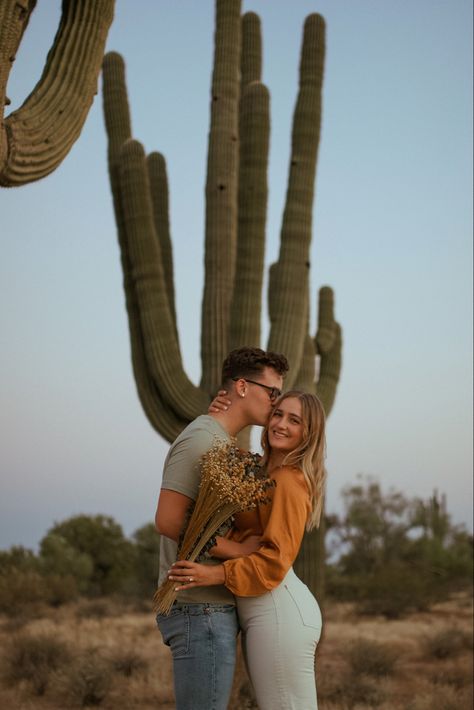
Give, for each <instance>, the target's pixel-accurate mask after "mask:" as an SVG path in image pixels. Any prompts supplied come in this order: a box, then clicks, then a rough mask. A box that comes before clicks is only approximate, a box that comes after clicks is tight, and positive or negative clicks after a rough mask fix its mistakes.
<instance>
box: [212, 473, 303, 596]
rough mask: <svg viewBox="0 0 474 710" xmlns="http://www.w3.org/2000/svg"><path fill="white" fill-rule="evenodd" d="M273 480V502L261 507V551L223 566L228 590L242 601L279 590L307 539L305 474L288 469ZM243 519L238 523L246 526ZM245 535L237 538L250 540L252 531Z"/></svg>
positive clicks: (259, 511)
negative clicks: (305, 533)
mask: <svg viewBox="0 0 474 710" xmlns="http://www.w3.org/2000/svg"><path fill="white" fill-rule="evenodd" d="M271 478H273V479H274V480H275V482H276V486H275V488H273V489H272V494H271V496H272V497H271V502H270V503H269V504H266V505H260V506H258V510H257V512H258V516H259V520H260V528H261V530H263V535H262V540H261V544H260V547H259V549H258V550H257V552H253V553H252V554H251V555H248V556H247V557H238V558H237V559H235V560H226V562H224V563H223V564H224V570H225V586H226V587H227V588H228V589H230V591H231V592H232V593H233V594H235V595H236V596H238V597H255V596H259V595H260V594H265V592H268V591H270V590H271V589H274V588H275V587H277V586H278V585H279V584H280V582H281V581H282V579H283V578H284V577H285V575H286V573H287V572H288V570H289V569H290V567H291V566H292V564H293V562H294V561H295V558H296V555H297V554H298V550H299V548H300V545H301V541H302V539H303V534H304V530H305V526H306V521H307V519H308V514H309V512H310V509H311V501H310V497H309V491H308V486H307V484H306V481H305V478H304V476H303V472H302V471H300V470H299V469H296V468H292V467H290V466H284V467H282V468H279V469H277V470H275V471H274V472H273V473H272V475H271ZM244 515H245V514H243V515H242V516H241V519H242V518H243V517H244ZM254 515H255V513H254ZM241 519H239V520H238V523H241V522H243V520H241ZM242 527H243V526H242ZM253 527H254V528H255V527H256V526H253ZM255 532H256V531H255V530H253V531H252V534H254V533H255ZM257 532H259V531H257ZM242 533H243V530H242ZM245 533H247V534H245V535H239V534H237V535H236V536H235V537H240V538H241V539H242V538H243V537H247V535H248V530H246V531H245ZM233 537H234V536H233ZM234 539H235V538H234Z"/></svg>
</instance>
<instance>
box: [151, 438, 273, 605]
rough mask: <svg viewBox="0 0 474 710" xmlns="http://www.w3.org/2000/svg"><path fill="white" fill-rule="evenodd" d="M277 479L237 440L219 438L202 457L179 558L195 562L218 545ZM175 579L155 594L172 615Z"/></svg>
mask: <svg viewBox="0 0 474 710" xmlns="http://www.w3.org/2000/svg"><path fill="white" fill-rule="evenodd" d="M272 486H274V481H273V480H272V479H270V478H268V477H267V476H266V475H265V474H264V471H263V469H262V467H261V465H260V456H258V454H252V453H250V452H248V451H242V450H241V449H239V448H238V447H237V445H236V444H235V442H230V443H229V442H222V441H217V442H216V443H215V444H214V445H213V446H212V448H210V449H209V451H207V453H206V454H204V456H203V457H202V460H201V483H200V486H199V493H198V497H197V500H196V502H195V505H194V508H193V510H192V513H191V516H190V518H189V521H188V523H187V527H186V529H185V530H184V533H183V534H182V536H181V540H180V544H179V547H178V559H179V560H190V561H191V562H194V561H196V559H198V557H199V555H201V554H202V553H203V552H205V551H206V550H208V549H209V547H212V546H213V545H214V544H215V539H214V536H215V535H216V533H217V532H218V531H220V530H221V529H222V526H223V525H225V524H226V523H228V522H229V521H230V520H231V519H232V516H233V515H234V514H235V513H239V512H241V511H244V510H250V509H251V508H255V507H256V506H257V504H258V503H267V502H268V500H269V499H268V489H269V488H271V487H272ZM175 585H176V582H173V581H170V580H168V579H167V580H165V581H164V582H163V583H162V584H161V585H160V587H159V588H158V589H157V591H156V593H155V596H154V597H153V604H154V606H153V608H154V610H155V611H156V612H158V613H160V614H169V612H170V610H171V607H172V606H173V603H174V601H175V599H176V596H177V593H176V591H175Z"/></svg>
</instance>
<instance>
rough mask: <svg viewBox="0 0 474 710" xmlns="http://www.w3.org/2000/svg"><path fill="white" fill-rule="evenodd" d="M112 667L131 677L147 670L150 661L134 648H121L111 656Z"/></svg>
mask: <svg viewBox="0 0 474 710" xmlns="http://www.w3.org/2000/svg"><path fill="white" fill-rule="evenodd" d="M110 663H111V665H112V668H113V669H114V670H116V671H117V672H118V673H122V674H123V675H124V676H126V677H127V678H129V677H130V676H131V675H133V674H135V673H137V672H139V671H143V670H146V669H147V668H148V661H147V660H146V659H145V658H143V656H141V655H140V654H139V653H137V652H136V651H135V650H134V649H120V650H119V651H116V652H115V653H114V654H113V655H112V656H111V657H110Z"/></svg>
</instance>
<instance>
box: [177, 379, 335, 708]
mask: <svg viewBox="0 0 474 710" xmlns="http://www.w3.org/2000/svg"><path fill="white" fill-rule="evenodd" d="M324 428H325V421H324V411H323V408H322V405H321V403H320V401H319V400H318V398H317V397H316V396H314V395H312V394H306V393H302V392H296V391H291V392H286V393H285V394H283V395H282V396H281V397H280V398H279V399H278V400H277V401H276V403H275V406H274V409H273V411H272V414H271V416H270V420H269V423H268V425H267V426H266V428H265V429H264V432H263V435H262V447H263V450H264V457H263V464H264V465H265V466H266V468H267V472H268V474H269V476H270V477H271V478H273V479H274V480H275V482H276V486H275V488H274V489H273V494H272V500H271V503H270V505H262V506H259V507H258V509H257V510H256V511H255V512H253V513H252V512H250V513H242V514H241V515H240V516H238V517H237V520H236V526H237V531H236V533H235V536H234V538H233V539H235V540H236V541H241V540H243V539H245V538H247V537H248V536H249V535H251V534H255V533H258V532H262V536H261V540H260V546H259V548H258V550H257V551H256V552H253V553H252V554H250V555H248V556H247V557H239V558H237V559H231V560H226V561H225V562H223V563H222V564H218V565H212V566H211V565H201V564H197V563H194V562H187V561H180V562H176V563H175V564H174V565H173V566H172V568H171V570H170V573H169V578H170V579H172V580H174V581H176V583H177V589H178V590H182V589H190V588H192V587H196V586H208V585H212V584H225V585H226V586H227V587H228V589H230V591H231V592H232V593H233V594H234V595H235V597H236V603H237V609H238V614H239V621H240V625H241V629H242V647H243V652H244V657H245V662H246V666H247V670H248V673H249V676H250V679H251V681H252V685H253V687H254V690H255V695H256V698H257V702H258V705H259V707H260V709H261V710H278V708H281V709H285V710H289V709H292V708H294V709H295V710H311V709H313V708H317V699H316V684H315V677H314V654H315V650H316V645H317V643H318V640H319V637H320V634H321V613H320V610H319V607H318V604H317V602H316V600H315V599H314V597H313V596H312V594H311V593H310V591H309V589H308V588H307V587H306V585H304V584H303V583H302V582H301V580H300V579H298V577H297V576H296V575H295V573H294V572H293V569H292V564H293V562H294V560H295V558H296V555H297V554H298V550H299V547H300V545H301V541H302V538H303V534H304V530H305V528H306V529H307V530H311V529H312V528H313V527H314V526H317V525H319V520H320V517H321V510H322V504H323V495H324V484H325V475H326V474H325V469H324V450H325V438H324Z"/></svg>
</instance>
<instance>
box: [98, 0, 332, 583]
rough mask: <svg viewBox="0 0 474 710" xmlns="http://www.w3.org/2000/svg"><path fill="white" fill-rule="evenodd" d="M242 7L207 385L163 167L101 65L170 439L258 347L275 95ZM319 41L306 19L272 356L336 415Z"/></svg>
mask: <svg viewBox="0 0 474 710" xmlns="http://www.w3.org/2000/svg"><path fill="white" fill-rule="evenodd" d="M240 12H241V3H240V0H217V2H216V32H215V50H214V70H213V76H212V87H211V127H210V133H209V151H208V167H207V182H206V237H205V288H204V296H203V302H202V339H201V360H202V379H201V383H200V385H199V386H195V385H194V384H193V383H192V382H190V380H189V378H188V377H187V376H186V373H185V372H184V369H183V366H182V360H181V355H180V350H179V338H178V332H177V327H176V318H175V306H174V286H173V267H172V248H171V239H170V228H169V216H168V187H167V178H166V165H165V159H164V158H163V156H162V155H160V154H158V153H152V154H151V155H150V156H149V157H148V158H146V157H145V152H144V150H143V148H142V146H141V145H140V143H138V142H137V141H135V140H132V138H131V135H132V134H131V125H130V113H129V107H128V102H127V91H126V85H125V67H124V62H123V60H122V58H121V57H120V55H118V54H116V53H109V54H107V55H106V57H105V60H104V114H105V122H106V127H107V133H108V137H109V148H108V160H109V172H110V180H111V187H112V195H113V201H114V209H115V215H116V221H117V227H118V236H119V242H120V248H121V258H122V266H123V272H124V289H125V294H126V305H127V311H128V316H129V328H130V338H131V349H132V362H133V368H134V374H135V379H136V383H137V389H138V394H139V397H140V400H141V402H142V405H143V408H144V410H145V412H146V414H147V416H148V418H149V420H150V422H151V424H152V425H153V426H154V427H155V428H156V430H157V431H158V432H159V433H160V434H162V435H163V436H164V437H165V438H166V439H168V440H172V439H173V438H174V437H175V436H176V435H177V434H178V433H179V432H180V431H181V430H182V428H183V427H184V426H185V425H186V424H187V422H189V421H190V420H191V419H193V418H194V417H196V416H197V415H199V414H201V413H203V412H204V411H206V410H207V406H208V403H209V401H210V398H211V396H212V395H213V393H215V391H216V389H217V388H218V386H219V384H220V368H221V364H222V360H223V359H224V357H225V355H226V353H227V352H228V350H229V349H231V348H234V347H238V346H240V345H258V344H259V342H260V318H261V292H262V280H263V268H264V244H265V220H266V207H267V164H268V144H269V125H270V121H269V94H268V90H267V89H266V87H265V86H264V85H263V84H262V83H261V64H262V60H261V34H260V21H259V18H258V17H257V15H255V14H254V13H247V14H245V15H244V16H243V18H241V14H240ZM324 34H325V26H324V20H323V19H322V17H320V16H319V15H316V14H314V15H310V16H309V17H308V18H307V19H306V22H305V27H304V36H303V46H302V53H301V63H300V87H299V93H298V99H297V103H296V109H295V115H294V121H293V137H292V155H291V163H290V173H289V181H288V191H287V197H286V207H285V211H284V217H283V225H282V230H281V248H280V255H279V259H278V262H277V263H276V264H274V265H273V266H272V268H271V273H270V280H269V281H270V283H269V309H270V320H271V331H270V337H269V347H271V348H272V349H274V350H277V351H280V352H284V353H285V354H286V355H287V356H288V359H289V362H290V367H291V371H290V374H289V376H288V378H287V382H286V386H287V387H292V386H298V387H304V389H306V390H310V391H315V392H318V394H319V395H320V396H321V398H322V400H323V403H324V406H325V409H326V413H327V414H329V412H330V410H331V407H332V404H333V402H334V397H335V393H336V387H337V383H338V379H339V372H340V365H341V330H340V327H339V325H338V324H337V322H336V321H335V319H334V312H333V295H332V291H331V289H330V288H329V287H324V288H323V289H321V291H320V294H319V316H318V332H317V334H316V336H315V337H314V338H313V337H311V336H310V335H309V326H308V324H309V311H310V304H309V249H310V243H311V221H312V219H311V218H312V208H313V201H314V199H313V198H314V179H315V171H316V159H317V149H318V143H319V135H320V123H321V89H322V77H323V64H324ZM317 361H319V368H318V373H316V369H315V365H316V362H317ZM310 537H311V539H312V538H313V537H314V536H310ZM310 542H311V540H310ZM313 544H314V543H311V545H313ZM311 545H310V547H308V546H307V543H305V544H304V545H303V550H302V558H303V559H305V556H306V557H307V556H308V554H310V555H311V556H312V557H311V563H308V564H306V565H305V569H306V570H307V572H305V579H306V582H307V583H308V584H310V586H311V587H312V588H313V589H317V587H318V583H317V580H318V579H322V577H321V575H319V576H318V575H317V574H316V575H315V574H314V571H315V570H314V557H313V552H312V547H311ZM308 551H309V552H308ZM308 570H309V572H308Z"/></svg>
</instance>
